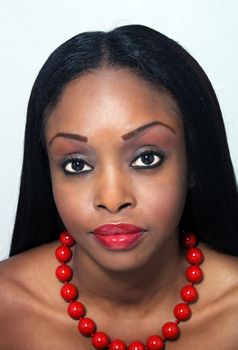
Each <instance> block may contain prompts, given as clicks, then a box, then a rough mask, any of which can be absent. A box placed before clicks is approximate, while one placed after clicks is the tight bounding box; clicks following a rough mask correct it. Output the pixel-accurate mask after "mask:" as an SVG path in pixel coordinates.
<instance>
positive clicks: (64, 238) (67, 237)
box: [59, 231, 75, 247]
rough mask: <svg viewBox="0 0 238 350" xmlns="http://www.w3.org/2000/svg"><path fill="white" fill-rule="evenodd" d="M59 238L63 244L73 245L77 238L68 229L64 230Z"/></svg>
mask: <svg viewBox="0 0 238 350" xmlns="http://www.w3.org/2000/svg"><path fill="white" fill-rule="evenodd" d="M59 240H60V242H61V243H62V244H64V245H67V246H68V247H72V246H73V245H74V244H75V240H74V239H73V237H72V236H71V234H70V233H69V232H68V231H63V232H62V233H61V234H60V237H59Z"/></svg>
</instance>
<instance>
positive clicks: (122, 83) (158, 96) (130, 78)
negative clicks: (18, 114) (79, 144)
mask: <svg viewBox="0 0 238 350" xmlns="http://www.w3.org/2000/svg"><path fill="white" fill-rule="evenodd" d="M154 119H158V120H160V121H161V122H165V123H170V124H171V126H172V127H175V128H179V129H181V128H182V122H181V117H180V113H179V109H178V107H177V105H176V102H175V100H174V99H173V98H172V97H171V96H170V95H169V94H168V93H166V92H162V91H160V90H159V89H156V88H154V87H152V86H151V85H150V84H149V83H147V82H146V81H145V80H143V79H142V78H140V77H138V76H136V75H135V74H134V73H132V72H130V71H127V70H124V69H112V68H101V69H98V70H96V71H93V72H90V73H86V74H85V75H83V76H82V77H79V78H77V79H75V80H73V81H70V82H69V83H68V84H67V85H66V87H65V89H64V91H63V93H62V96H61V99H60V101H59V103H58V104H57V106H56V107H55V108H54V109H53V111H52V112H51V114H50V116H49V117H48V122H47V125H46V137H50V136H52V133H53V132H62V131H65V132H66V131H68V132H73V131H78V132H80V131H81V133H82V132H83V133H85V134H87V135H90V134H92V135H93V134H94V132H99V130H100V129H110V128H111V129H118V131H119V132H120V131H121V130H123V131H124V132H123V133H126V132H127V131H128V132H130V130H131V129H133V128H134V127H136V126H140V125H142V124H143V123H147V122H151V120H154Z"/></svg>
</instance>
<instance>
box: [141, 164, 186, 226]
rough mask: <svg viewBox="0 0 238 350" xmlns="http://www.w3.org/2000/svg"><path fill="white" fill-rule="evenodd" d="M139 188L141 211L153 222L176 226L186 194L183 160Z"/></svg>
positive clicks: (160, 224)
mask: <svg viewBox="0 0 238 350" xmlns="http://www.w3.org/2000/svg"><path fill="white" fill-rule="evenodd" d="M146 185H147V186H146V187H141V186H140V187H138V186H137V187H138V188H140V192H138V198H140V199H141V201H142V200H143V203H144V204H143V213H144V215H146V217H147V218H148V219H150V220H151V222H153V224H155V225H158V226H159V227H160V228H164V229H166V228H167V229H168V228H171V229H172V228H175V227H177V225H178V223H179V221H180V218H181V215H182V212H183V208H184V204H185V200H186V195H187V168H186V163H185V162H184V163H183V165H182V166H181V165H180V164H176V163H173V164H171V166H170V167H167V169H166V172H164V173H163V172H161V173H160V175H158V177H157V179H153V180H151V182H147V183H146ZM148 203H149V205H148Z"/></svg>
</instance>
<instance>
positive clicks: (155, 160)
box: [131, 150, 165, 169]
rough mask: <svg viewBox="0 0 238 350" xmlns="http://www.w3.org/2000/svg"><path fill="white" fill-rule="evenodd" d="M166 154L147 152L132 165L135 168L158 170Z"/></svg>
mask: <svg viewBox="0 0 238 350" xmlns="http://www.w3.org/2000/svg"><path fill="white" fill-rule="evenodd" d="M164 157H165V156H164V154H163V153H162V152H159V151H158V150H156V151H155V150H146V151H143V152H141V153H140V154H139V155H138V156H137V157H136V159H135V161H133V163H131V165H133V167H135V168H146V169H148V168H157V167H159V166H160V164H161V163H162V162H163V160H164Z"/></svg>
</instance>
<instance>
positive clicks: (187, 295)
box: [180, 285, 198, 303]
mask: <svg viewBox="0 0 238 350" xmlns="http://www.w3.org/2000/svg"><path fill="white" fill-rule="evenodd" d="M180 295H181V297H182V298H183V300H184V301H187V302H188V303H194V302H195V301H197V299H198V292H197V289H196V288H195V287H193V286H190V285H186V286H183V288H182V289H181V292H180Z"/></svg>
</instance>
